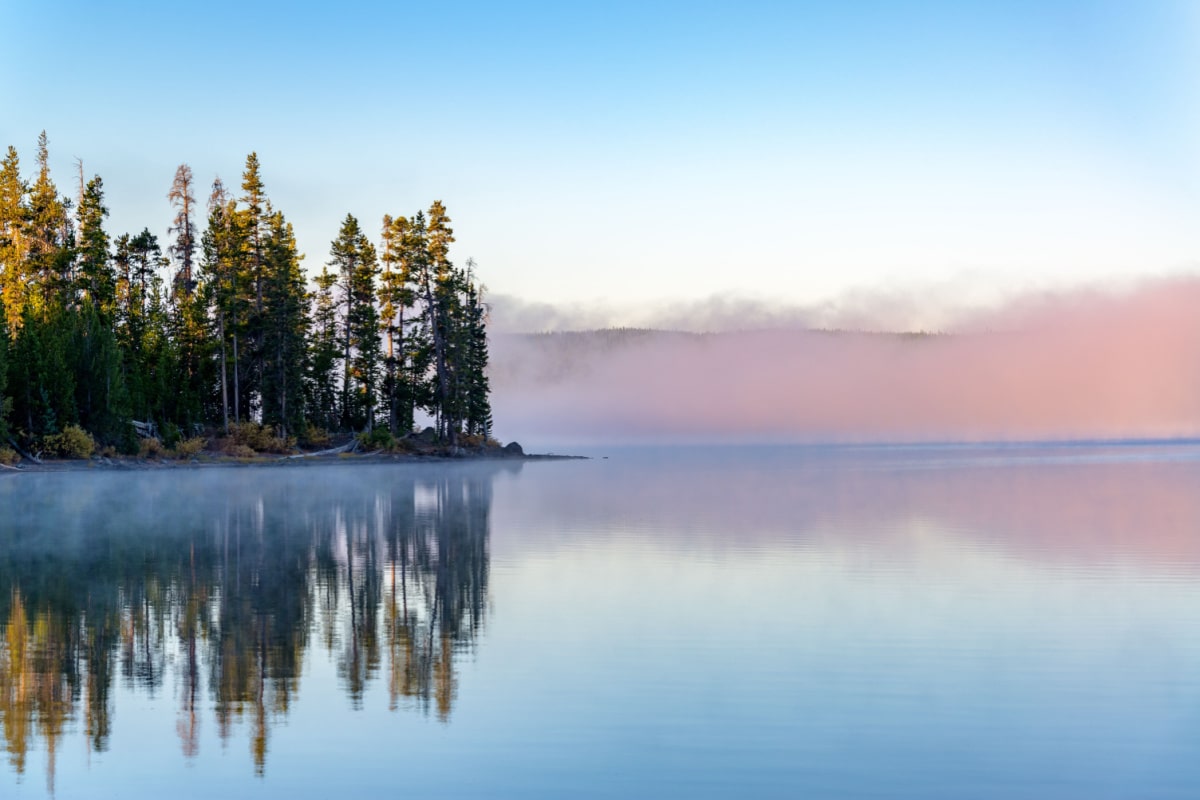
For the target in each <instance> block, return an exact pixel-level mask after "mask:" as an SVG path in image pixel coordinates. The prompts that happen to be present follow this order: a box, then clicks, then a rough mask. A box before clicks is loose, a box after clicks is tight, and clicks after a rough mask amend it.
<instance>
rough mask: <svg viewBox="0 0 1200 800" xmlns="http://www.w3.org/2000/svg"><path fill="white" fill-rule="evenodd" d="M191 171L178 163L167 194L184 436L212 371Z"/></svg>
mask: <svg viewBox="0 0 1200 800" xmlns="http://www.w3.org/2000/svg"><path fill="white" fill-rule="evenodd" d="M193 184H194V181H193V179H192V168H191V167H189V166H188V165H187V164H180V165H179V167H178V168H177V169H176V170H175V179H174V180H173V181H172V183H171V189H170V191H169V192H168V193H167V200H169V201H170V203H171V205H172V206H173V207H174V208H175V218H174V220H173V221H172V224H171V227H170V228H169V230H168V233H169V234H171V235H173V236H174V237H175V238H174V240H173V241H172V242H171V244H170V246H169V247H168V248H167V251H168V253H169V254H170V256H171V258H172V260H173V261H174V264H175V274H174V276H173V278H172V280H171V326H172V337H171V338H172V339H173V341H174V342H175V345H176V348H177V351H178V356H179V365H178V367H179V371H178V375H177V378H176V385H177V386H178V387H179V398H178V405H179V414H180V418H179V423H180V424H181V425H182V426H183V428H184V429H185V430H188V431H189V432H190V431H191V430H192V429H193V428H194V427H195V426H197V425H199V424H201V423H202V422H203V421H204V409H205V406H206V404H207V400H208V397H207V395H208V394H209V391H208V386H209V385H210V383H211V380H212V378H213V372H212V370H211V369H209V368H207V367H209V366H210V363H211V360H210V359H209V358H208V356H209V355H210V353H211V350H212V348H211V347H210V346H209V345H208V342H207V337H206V336H205V321H206V320H205V309H206V302H207V299H206V298H205V297H204V296H203V294H202V292H200V291H199V289H200V282H199V279H198V278H199V275H198V270H197V265H196V250H197V246H198V244H199V236H198V235H197V231H196V225H195V222H194V216H195V206H196V198H195V194H194V190H193Z"/></svg>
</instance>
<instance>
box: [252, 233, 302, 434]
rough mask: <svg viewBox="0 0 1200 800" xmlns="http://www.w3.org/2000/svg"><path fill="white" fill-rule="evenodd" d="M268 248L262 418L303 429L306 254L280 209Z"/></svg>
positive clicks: (285, 429) (282, 426)
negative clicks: (302, 267) (299, 248)
mask: <svg viewBox="0 0 1200 800" xmlns="http://www.w3.org/2000/svg"><path fill="white" fill-rule="evenodd" d="M268 224H269V227H268V233H267V238H266V241H265V242H264V247H263V250H264V252H263V261H264V265H265V266H264V272H265V280H264V287H263V353H264V365H265V368H266V369H265V373H264V375H263V406H262V418H263V422H264V423H265V424H270V425H274V426H276V427H278V428H279V430H280V433H281V435H284V436H286V435H287V432H288V431H289V430H292V431H299V430H303V427H304V424H305V407H304V360H305V356H306V348H305V338H306V336H307V335H308V316H307V314H306V313H305V292H304V276H303V274H302V273H301V271H300V259H301V258H302V256H301V255H300V254H299V252H298V251H297V249H296V237H295V234H294V233H293V232H292V226H291V224H290V223H288V222H285V221H284V218H283V214H281V213H279V212H275V213H274V214H272V215H271V218H270V220H269V222H268Z"/></svg>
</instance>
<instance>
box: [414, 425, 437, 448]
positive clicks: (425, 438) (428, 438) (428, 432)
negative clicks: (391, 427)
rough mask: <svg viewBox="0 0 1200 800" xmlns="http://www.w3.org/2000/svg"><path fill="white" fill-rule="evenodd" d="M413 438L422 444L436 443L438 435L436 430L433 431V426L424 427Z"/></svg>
mask: <svg viewBox="0 0 1200 800" xmlns="http://www.w3.org/2000/svg"><path fill="white" fill-rule="evenodd" d="M413 438H415V439H416V440H417V441H418V442H422V443H424V444H437V440H438V435H437V431H435V430H434V429H433V428H426V429H425V430H423V431H421V432H420V433H418V434H417V435H416V436H414V437H413Z"/></svg>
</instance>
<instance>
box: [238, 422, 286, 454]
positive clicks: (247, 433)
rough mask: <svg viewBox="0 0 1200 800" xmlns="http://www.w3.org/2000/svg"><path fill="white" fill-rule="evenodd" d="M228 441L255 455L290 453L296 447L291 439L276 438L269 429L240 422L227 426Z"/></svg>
mask: <svg viewBox="0 0 1200 800" xmlns="http://www.w3.org/2000/svg"><path fill="white" fill-rule="evenodd" d="M229 439H230V441H231V442H232V443H233V444H239V445H244V446H245V447H248V448H250V449H251V450H253V451H255V452H257V453H290V452H291V451H292V450H293V449H294V448H295V447H296V440H295V439H294V438H292V437H288V438H286V439H285V438H284V437H282V436H276V435H275V432H274V431H273V430H271V429H270V428H268V427H266V426H264V425H259V424H258V423H257V422H240V423H235V424H233V425H230V426H229Z"/></svg>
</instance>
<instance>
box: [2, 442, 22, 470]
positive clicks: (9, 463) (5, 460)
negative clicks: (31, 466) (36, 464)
mask: <svg viewBox="0 0 1200 800" xmlns="http://www.w3.org/2000/svg"><path fill="white" fill-rule="evenodd" d="M19 463H21V456H20V454H19V453H18V452H17V451H16V450H13V449H12V448H11V447H9V446H8V445H0V464H3V465H4V466H6V467H15V466H16V465H17V464H19Z"/></svg>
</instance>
